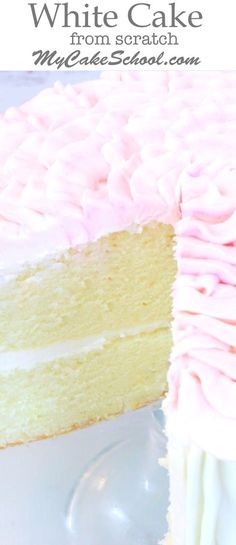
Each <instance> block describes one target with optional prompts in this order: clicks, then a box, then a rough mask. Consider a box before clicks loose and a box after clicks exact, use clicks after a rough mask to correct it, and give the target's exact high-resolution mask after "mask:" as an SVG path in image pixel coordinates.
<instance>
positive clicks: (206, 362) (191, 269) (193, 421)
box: [167, 162, 236, 459]
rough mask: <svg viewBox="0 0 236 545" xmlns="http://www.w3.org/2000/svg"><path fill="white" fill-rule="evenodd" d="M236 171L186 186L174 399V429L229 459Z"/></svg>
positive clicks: (235, 449) (235, 350)
mask: <svg viewBox="0 0 236 545" xmlns="http://www.w3.org/2000/svg"><path fill="white" fill-rule="evenodd" d="M209 168H211V166H209ZM235 173H236V170H235V167H234V165H233V162H232V163H229V164H228V165H226V164H223V165H222V169H221V170H220V171H219V172H218V174H217V175H215V177H214V178H213V179H212V180H210V179H209V178H207V177H206V179H205V181H204V180H202V181H201V176H200V179H199V180H198V177H196V178H195V179H193V180H192V183H191V184H190V183H188V182H187V181H185V183H184V184H183V186H182V203H181V219H180V220H179V222H178V224H177V226H176V257H177V263H178V274H177V279H176V283H175V287H174V324H173V338H174V348H173V351H172V365H171V368H170V371H169V387H170V391H169V396H168V403H167V406H168V411H169V426H170V429H171V432H172V433H174V434H175V435H176V434H179V435H180V436H181V437H182V438H183V440H184V442H186V443H187V442H188V441H193V442H194V443H195V444H197V445H198V446H200V447H201V448H202V449H203V450H205V451H207V452H210V453H212V454H214V455H215V456H217V457H218V458H222V459H236V401H235V400H236V183H235V179H234V176H235ZM199 174H200V172H199Z"/></svg>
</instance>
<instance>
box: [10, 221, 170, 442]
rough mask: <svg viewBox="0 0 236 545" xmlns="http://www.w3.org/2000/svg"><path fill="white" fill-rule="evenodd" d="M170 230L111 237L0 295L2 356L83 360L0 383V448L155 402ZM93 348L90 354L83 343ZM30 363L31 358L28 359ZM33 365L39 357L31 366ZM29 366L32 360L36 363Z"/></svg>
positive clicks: (38, 269) (160, 384)
mask: <svg viewBox="0 0 236 545" xmlns="http://www.w3.org/2000/svg"><path fill="white" fill-rule="evenodd" d="M175 272H176V271H175V260H174V258H173V230H172V228H171V227H170V226H166V225H161V224H158V225H152V226H149V227H145V228H144V229H142V230H140V232H136V231H135V230H134V232H131V231H127V232H120V233H115V234H112V235H110V236H108V237H104V238H102V239H100V240H98V241H97V242H94V243H90V244H89V245H87V246H86V247H84V248H80V249H73V250H70V251H69V252H67V253H66V254H64V255H60V256H59V255H58V256H57V257H54V258H51V259H48V260H44V261H43V262H42V263H40V264H38V265H37V266H34V267H31V268H28V269H26V270H24V271H23V272H21V273H20V274H19V275H18V276H17V277H16V278H13V279H11V280H9V281H8V282H4V283H3V284H2V285H1V289H0V347H1V348H0V350H1V353H2V355H3V354H8V356H9V353H11V356H12V352H13V356H14V359H15V362H16V366H17V362H18V361H19V355H20V356H21V361H22V358H23V359H24V354H25V353H28V351H29V350H30V351H32V350H33V349H35V350H42V349H46V348H47V347H51V348H52V349H53V345H55V346H56V345H61V344H63V343H65V342H68V341H81V342H82V344H83V343H85V345H86V346H87V348H86V350H78V353H77V354H73V355H68V356H65V355H64V356H63V357H58V355H57V357H56V358H54V359H53V358H51V359H50V361H47V362H46V363H45V362H44V363H40V361H38V362H37V364H36V365H34V366H33V367H32V368H29V369H19V368H18V369H15V370H12V371H6V370H2V371H1V373H0V445H1V446H4V445H6V444H12V443H18V442H24V441H28V440H33V439H36V438H39V437H45V436H52V435H54V434H59V433H63V432H66V431H68V430H70V429H73V428H76V427H80V426H85V425H87V424H88V423H90V422H96V421H98V420H101V419H105V418H108V417H110V416H112V415H115V414H119V413H121V412H123V411H124V410H128V409H133V408H136V407H140V406H142V405H145V404H146V403H149V402H151V401H153V400H156V399H158V398H159V397H160V396H161V394H162V393H163V392H164V391H165V388H166V370H167V363H168V357H169V353H170V346H171V332H170V322H171V289H172V284H173V281H174V278H175ZM96 340H98V341H99V343H98V344H99V346H97V347H92V348H89V345H90V341H91V343H93V341H96ZM35 354H37V352H35ZM38 357H39V360H40V355H39V356H38ZM36 358H37V356H36Z"/></svg>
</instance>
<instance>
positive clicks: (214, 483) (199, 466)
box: [170, 440, 236, 545]
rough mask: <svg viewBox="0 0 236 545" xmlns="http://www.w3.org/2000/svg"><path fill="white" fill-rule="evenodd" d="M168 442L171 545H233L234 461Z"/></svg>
mask: <svg viewBox="0 0 236 545" xmlns="http://www.w3.org/2000/svg"><path fill="white" fill-rule="evenodd" d="M170 443H172V446H171V452H170V474H171V503H172V505H171V512H172V518H173V526H172V532H173V534H172V536H173V537H172V539H173V545H180V544H181V545H235V543H236V460H235V461H228V460H219V459H218V458H215V457H214V456H213V455H212V454H209V453H207V452H204V451H202V450H200V449H199V448H198V447H196V446H192V447H190V448H189V447H185V448H179V447H178V445H177V442H175V443H174V442H172V440H171V441H170ZM173 449H174V450H173ZM176 455H177V460H176ZM174 457H175V460H174Z"/></svg>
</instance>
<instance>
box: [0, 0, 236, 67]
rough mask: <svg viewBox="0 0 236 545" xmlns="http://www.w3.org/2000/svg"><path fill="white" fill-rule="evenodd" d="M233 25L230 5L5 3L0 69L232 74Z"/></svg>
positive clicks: (128, 0) (231, 1)
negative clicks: (181, 71) (230, 72)
mask: <svg viewBox="0 0 236 545" xmlns="http://www.w3.org/2000/svg"><path fill="white" fill-rule="evenodd" d="M235 25H236V1H235V0H224V2H220V1H219V0H176V1H175V2H174V1H172V2H171V1H170V2H168V1H167V0H146V1H139V0H94V1H90V0H87V2H86V1H80V0H69V1H68V2H54V1H53V0H47V1H46V2H45V1H43V0H38V1H36V0H35V1H32V2H29V1H27V0H7V1H5V0H4V1H2V2H1V12H0V40H1V44H0V46H1V47H0V70H96V71H97V70H116V69H117V70H121V69H122V70H124V69H127V70H140V69H141V70H190V69H191V70H215V69H218V70H228V69H232V70H235V69H236V31H235Z"/></svg>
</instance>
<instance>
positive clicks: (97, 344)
mask: <svg viewBox="0 0 236 545" xmlns="http://www.w3.org/2000/svg"><path fill="white" fill-rule="evenodd" d="M169 327H170V326H169V323H168V322H164V321H161V320H159V321H157V322H155V323H152V324H149V325H145V326H139V327H133V328H130V329H126V330H120V331H114V332H113V331H112V332H109V331H108V332H104V334H103V335H102V336H100V337H96V336H94V337H93V336H90V337H86V338H84V339H80V340H78V341H76V340H70V341H66V342H63V343H60V344H52V345H50V346H47V347H46V348H36V349H33V350H19V351H16V350H13V351H10V352H0V371H1V372H9V371H13V370H14V369H25V370H30V369H33V368H34V367H36V366H37V365H40V364H45V363H49V362H50V361H53V360H56V359H63V358H69V357H73V356H77V355H79V354H85V353H88V352H93V351H94V350H101V349H102V348H103V347H104V345H105V343H106V342H107V341H110V340H112V339H117V338H125V337H134V336H135V335H140V334H141V333H149V332H152V331H155V330H157V329H166V328H169Z"/></svg>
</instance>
